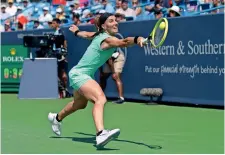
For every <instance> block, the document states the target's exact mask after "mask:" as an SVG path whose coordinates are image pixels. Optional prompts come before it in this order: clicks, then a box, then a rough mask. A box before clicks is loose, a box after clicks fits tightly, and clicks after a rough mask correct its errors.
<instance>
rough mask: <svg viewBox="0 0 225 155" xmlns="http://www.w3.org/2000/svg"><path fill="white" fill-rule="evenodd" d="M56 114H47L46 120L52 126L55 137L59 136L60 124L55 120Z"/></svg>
mask: <svg viewBox="0 0 225 155" xmlns="http://www.w3.org/2000/svg"><path fill="white" fill-rule="evenodd" d="M56 116H57V114H55V113H49V114H48V120H49V121H50V123H51V124H52V131H53V132H54V133H55V134H56V135H57V136H60V135H61V123H60V122H58V121H57V120H56Z"/></svg>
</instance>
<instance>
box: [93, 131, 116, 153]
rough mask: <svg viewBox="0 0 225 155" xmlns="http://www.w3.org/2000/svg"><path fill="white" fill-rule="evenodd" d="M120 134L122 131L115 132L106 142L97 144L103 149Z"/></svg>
mask: <svg viewBox="0 0 225 155" xmlns="http://www.w3.org/2000/svg"><path fill="white" fill-rule="evenodd" d="M119 135H120V131H118V132H116V133H114V134H113V135H111V136H110V137H108V138H107V139H106V140H105V141H104V142H102V143H100V144H98V145H96V147H97V149H101V148H103V147H104V146H105V145H106V144H108V143H109V142H110V141H111V140H113V139H116V138H118V137H119Z"/></svg>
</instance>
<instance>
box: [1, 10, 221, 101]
mask: <svg viewBox="0 0 225 155" xmlns="http://www.w3.org/2000/svg"><path fill="white" fill-rule="evenodd" d="M155 23H156V21H155V20H151V21H138V22H127V23H121V24H120V26H119V31H120V37H128V36H136V35H140V36H144V37H147V35H148V33H149V32H151V30H152V28H153V27H154V24H155ZM80 29H81V30H85V31H94V30H95V29H94V27H93V26H81V27H80ZM63 30H64V33H65V35H66V38H67V40H68V52H69V53H68V61H69V69H70V68H72V67H73V66H74V65H76V64H77V62H78V61H79V59H80V58H81V57H82V55H83V54H84V52H85V50H86V48H87V46H88V45H89V44H90V41H89V40H85V39H82V38H77V37H75V36H74V35H73V34H72V33H71V32H69V31H68V28H63ZM46 32H50V30H37V31H26V32H11V33H2V42H1V44H3V45H6V44H7V45H10V44H11V45H17V44H22V36H23V35H32V34H44V33H46ZM122 50H123V51H124V52H125V55H126V64H125V67H124V72H123V74H122V80H123V85H124V94H125V97H126V98H130V99H141V100H146V99H147V98H146V97H143V96H141V95H140V89H142V88H146V87H151V88H154V87H157V88H158V87H160V88H163V90H164V95H163V98H162V101H172V102H185V103H192V104H210V105H223V104H224V14H217V15H205V16H195V17H184V18H174V19H169V32H168V37H167V39H166V41H165V43H164V45H163V46H162V47H160V48H157V49H154V48H151V47H149V46H146V47H144V48H140V47H138V46H133V47H129V48H124V49H122ZM96 80H98V73H96ZM106 95H107V96H108V97H117V96H118V95H117V90H116V86H115V83H114V81H113V80H112V79H111V78H110V79H109V80H108V85H107V89H106Z"/></svg>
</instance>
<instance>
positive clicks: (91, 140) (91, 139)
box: [49, 136, 119, 151]
mask: <svg viewBox="0 0 225 155" xmlns="http://www.w3.org/2000/svg"><path fill="white" fill-rule="evenodd" d="M49 138H55V139H71V140H72V141H75V142H82V143H90V144H93V146H94V147H96V146H95V137H93V136H92V137H84V138H81V137H55V136H52V137H49ZM98 150H99V151H113V150H119V149H111V148H101V149H98Z"/></svg>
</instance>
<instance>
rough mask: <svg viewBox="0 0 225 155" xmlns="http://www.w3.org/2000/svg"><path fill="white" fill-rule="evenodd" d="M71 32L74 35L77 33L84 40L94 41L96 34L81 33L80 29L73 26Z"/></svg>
mask: <svg viewBox="0 0 225 155" xmlns="http://www.w3.org/2000/svg"><path fill="white" fill-rule="evenodd" d="M69 30H70V31H71V32H73V33H76V35H77V36H79V37H81V38H84V39H93V36H94V34H95V33H96V32H87V31H79V28H78V27H77V26H76V25H72V26H71V27H70V28H69Z"/></svg>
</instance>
